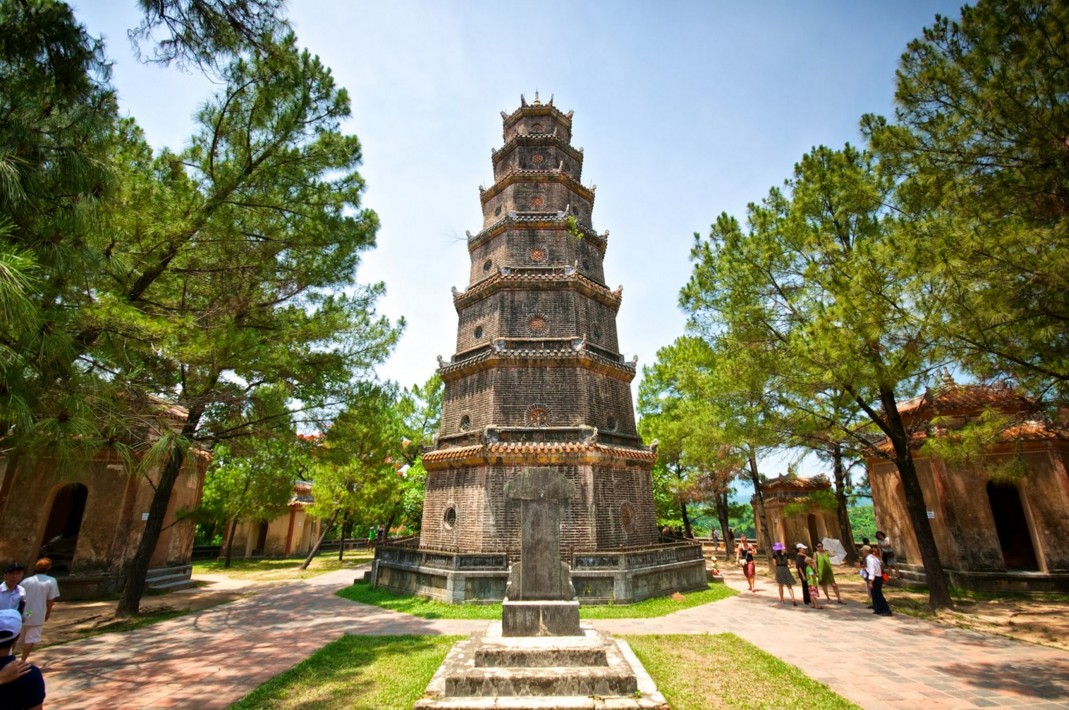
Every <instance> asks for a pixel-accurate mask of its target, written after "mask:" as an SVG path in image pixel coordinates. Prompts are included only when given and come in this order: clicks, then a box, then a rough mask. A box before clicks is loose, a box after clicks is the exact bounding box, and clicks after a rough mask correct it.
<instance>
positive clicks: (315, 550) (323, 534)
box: [301, 510, 341, 570]
mask: <svg viewBox="0 0 1069 710" xmlns="http://www.w3.org/2000/svg"><path fill="white" fill-rule="evenodd" d="M339 512H341V511H340V510H335V511H334V514H333V515H331V516H330V520H329V521H327V524H326V525H324V526H323V532H321V533H319V539H318V540H316V544H315V546H314V547H313V548H312V550H311V551H310V552H309V553H308V557H305V558H304V564H303V565H301V569H302V570H303V569H308V565H310V564H312V560H314V559H315V557H316V555H318V554H319V548H320V547H321V546H322V545H323V540H325V539H326V537H327V532H328V531H329V530H330V529H331V528H332V527H333V526H334V521H335V520H337V519H338V513H339Z"/></svg>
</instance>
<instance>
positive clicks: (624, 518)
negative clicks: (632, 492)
mask: <svg viewBox="0 0 1069 710" xmlns="http://www.w3.org/2000/svg"><path fill="white" fill-rule="evenodd" d="M620 527H622V528H623V529H624V532H627V533H633V532H635V530H637V529H638V519H637V518H636V516H635V508H634V507H633V506H632V505H631V504H630V503H628V502H626V501H625V502H624V504H623V505H621V506H620Z"/></svg>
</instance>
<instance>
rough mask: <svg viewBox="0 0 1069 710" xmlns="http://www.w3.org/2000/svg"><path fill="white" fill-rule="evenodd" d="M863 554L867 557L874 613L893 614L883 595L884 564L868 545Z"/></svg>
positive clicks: (866, 562)
mask: <svg viewBox="0 0 1069 710" xmlns="http://www.w3.org/2000/svg"><path fill="white" fill-rule="evenodd" d="M861 554H862V555H863V556H864V558H865V573H866V576H867V579H868V587H869V589H870V590H871V591H872V613H873V614H879V615H880V616H891V607H890V605H889V604H888V603H887V599H885V598H884V596H883V581H884V580H883V564H882V563H881V562H880V558H878V557H877V556H876V555H875V553H874V550H873V548H872V547H870V546H868V545H865V546H864V547H862V548H861Z"/></svg>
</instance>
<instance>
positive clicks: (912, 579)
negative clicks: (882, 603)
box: [888, 562, 928, 589]
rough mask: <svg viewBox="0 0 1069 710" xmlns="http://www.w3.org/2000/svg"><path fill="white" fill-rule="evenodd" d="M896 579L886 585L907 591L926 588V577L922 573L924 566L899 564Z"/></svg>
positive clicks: (923, 572) (925, 574)
mask: <svg viewBox="0 0 1069 710" xmlns="http://www.w3.org/2000/svg"><path fill="white" fill-rule="evenodd" d="M896 566H897V568H898V578H897V579H892V580H891V581H890V582H888V584H890V585H892V586H895V587H905V588H908V589H920V588H923V587H927V586H928V575H927V573H925V571H924V565H909V564H902V563H901V562H899V563H898V564H897V565H896Z"/></svg>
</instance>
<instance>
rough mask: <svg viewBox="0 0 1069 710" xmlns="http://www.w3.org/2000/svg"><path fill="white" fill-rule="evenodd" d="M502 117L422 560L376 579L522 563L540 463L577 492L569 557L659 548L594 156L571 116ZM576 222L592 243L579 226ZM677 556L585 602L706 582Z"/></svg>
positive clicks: (449, 386)
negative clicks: (448, 566) (527, 481)
mask: <svg viewBox="0 0 1069 710" xmlns="http://www.w3.org/2000/svg"><path fill="white" fill-rule="evenodd" d="M503 118H504V134H503V135H504V140H505V144H504V146H503V147H502V148H500V149H499V150H497V151H494V153H493V163H494V179H495V183H494V185H492V186H491V187H489V188H487V189H484V190H482V195H481V201H482V206H483V216H484V223H483V229H482V231H481V232H479V233H478V234H474V235H472V234H469V237H468V239H469V242H468V244H469V254H470V257H471V269H470V272H469V283H468V287H467V289H466V290H465V291H463V292H455V293H454V305H455V307H456V309H457V315H458V326H457V340H456V348H457V349H456V352H455V353H454V354H453V356H452V357H451V358H450V359H449V361H448V362H443V363H442V366H441V368H440V374H441V376H442V380H443V382H444V383H445V393H444V399H443V406H442V423H441V431H440V434H439V438H438V443H437V447H436V450H435V451H432V452H428V453H427V454H426V455H425V456H424V459H423V463H424V467H425V468H426V470H427V484H426V493H425V497H424V507H423V524H422V530H421V533H420V540H419V546H420V551H419V552H420V554H419V555H417V556H418V557H419V559H420V560H422V561H421V562H419V563H418V565H419V570H418V571H416V572H414V571H412V570H411V569H407V570H406V568H405V567H406V564H407V563H403V562H398V561H397V560H391V559H388V555H387V556H384V557H382V558H381V559H380V561H379V562H377V563H376V570H377V571H376V573H375V574H376V575H377V578H378V579H381V580H383V581H382V584H384V585H385V586H388V587H392V588H397V589H408V588H410V587H412V585H416V586H417V587H419V585H421V584H422V583H421V582H419V578H420V577H421V576H427V577H434V576H435V574H437V573H432V572H428V571H427V568H428V567H429V566H431V562H430V561H428V560H429V559H430V558H429V557H428V555H431V554H432V553H433V551H435V550H438V551H440V552H439V556H442V555H445V554H446V553H451V554H466V553H487V554H491V553H493V554H499V555H505V556H507V557H508V558H509V559H511V560H513V561H514V560H515V559H516V558H517V557H518V555H519V548H520V540H519V534H520V520H519V506H518V503H517V502H516V501H509V500H507V499H506V498H505V494H504V488H505V484H506V483H507V482H508V481H510V480H512V479H513V478H515V477H516V476H518V475H520V474H521V473H523V472H524V471H525V470H526V469H528V468H529V467H534V466H538V467H549V468H553V469H554V470H556V471H557V472H559V473H560V474H561V475H563V476H564V477H566V478H567V479H568V480H570V481H571V482H572V483H574V484H575V486H576V490H577V495H576V497H575V498H573V499H571V500H570V501H569V503H568V505H567V507H566V509H565V510H564V511H563V514H562V521H561V556H562V558H564V559H566V560H570V559H572V557H573V555H575V554H576V553H594V554H597V553H602V552H604V553H606V554H608V553H610V552H611V553H613V554H617V555H622V556H621V557H619V559H620V560H623V559H624V558H626V557H628V555H627V554H624V553H625V552H626V551H627V550H632V549H642V550H645V551H646V552H647V553H648V552H649V551H650V549H651V546H655V545H656V544H657V540H658V535H657V525H656V513H655V510H654V505H653V491H652V484H651V481H650V469H651V468H652V465H653V461H654V459H655V456H654V454H653V453H652V451H650V450H649V449H648V448H646V447H644V446H642V442H641V439H640V438H639V437H638V433H637V430H636V426H635V414H634V405H633V402H632V397H631V384H630V383H631V381H632V380H633V379H634V375H635V364H634V363H633V362H625V360H624V357H623V356H622V355H621V353H620V344H619V342H618V336H617V327H616V314H617V310H618V309H619V307H620V303H621V295H620V292H619V290H616V291H613V290H610V289H609V288H608V287H607V285H606V283H605V274H604V267H603V259H604V255H605V248H606V244H607V238H608V233H607V232H606V233H605V234H597V233H596V232H594V230H593V227H592V224H591V211H592V209H593V203H594V192H593V190H592V189H590V188H587V187H585V186H583V185H582V184H581V183H580V182H579V177H580V174H581V169H582V152H581V151H579V150H576V149H575V148H573V147H572V146H571V145H570V140H571V114H563V113H561V112H560V111H558V110H557V109H556V108H554V107H553V106H552V105H551V104H550V105H543V104H541V103H538V102H535V103H534V104H526V103H523V105H521V107H520V108H519V109H518V110H517V111H516V112H514V113H512V114H511V115H508V116H504V117H503ZM569 215H570V216H572V217H574V218H575V226H576V228H577V229H578V230H579V232H580V233H581V235H577V234H573V233H572V232H571V231H570V230H569V227H568V224H567V221H566V219H565V218H566V216H569ZM385 554H386V553H384V555H385ZM647 557H648V555H647ZM647 557H643V556H642V555H639V556H637V557H635V559H636V560H640V559H641V560H645V559H647ZM670 557H671V560H668V561H666V562H665V563H664V564H663V565H660V567H658V565H657V564H653V565H652V566H649V567H647V563H646V562H638V563H636V564H638V566H640V567H642V572H641V574H639V573H633V572H634V571H633V570H631V569H629V568H627V567H626V563H625V562H620V563H619V564H621V565H624V566H621V567H620V568H619V569H615V570H610V571H598V572H596V573H594V572H590V571H589V570H588V571H587V575H588V577H590V579H586V580H585V581H584V582H583V584H584V589H585V588H587V587H590V589H591V591H590V593H589V594H587V595H586V596H587V597H598V598H601V597H604V598H606V599H609V598H618V599H636V598H642V597H643V596H646V595H648V594H652V593H660V591H658V590H661V588H662V587H665V588H667V587H666V586H665V585H668V586H672V585H675V586H674V587H673V588H681V587H680V582H679V580H680V579H685V580H686V582H685V584H683V585H682V586H683V587H686V588H694V586H696V585H697V586H700V585H702V584H704V578H705V568H704V562H702V560H701V558H700V554H698V555H697V556H693V555H692V557H693V559H690V558H688V561H685V562H683V563H681V562H680V561H679V560H678V559H676V557H675V556H674V554H673V555H671V556H670ZM614 559H616V558H614ZM666 559H667V558H666ZM408 567H411V564H409V565H408ZM661 567H663V569H661ZM591 575H593V576H591ZM598 575H601V576H598ZM680 575H682V577H681V576H680ZM442 579H443V580H444V579H445V577H442ZM626 580H639V581H626ZM643 580H645V581H643ZM453 583H456V584H459V582H456V580H453V582H450V584H453ZM443 584H444V582H443ZM464 584H465V585H466V584H467V582H465V583H464ZM632 585H634V588H633V589H632V588H631V587H632ZM618 587H619V588H618ZM413 588H414V587H413ZM420 588H421V589H429V588H430V587H428V586H427V585H426V584H423V586H422V587H420ZM465 589H466V588H465ZM484 591H485V590H484ZM443 594H445V596H449V594H446V593H445V592H443ZM451 594H452V595H453V597H452V598H457V599H465V598H470V596H471V595H469V594H468V592H467V591H462V590H458V589H453V590H452V592H451Z"/></svg>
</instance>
